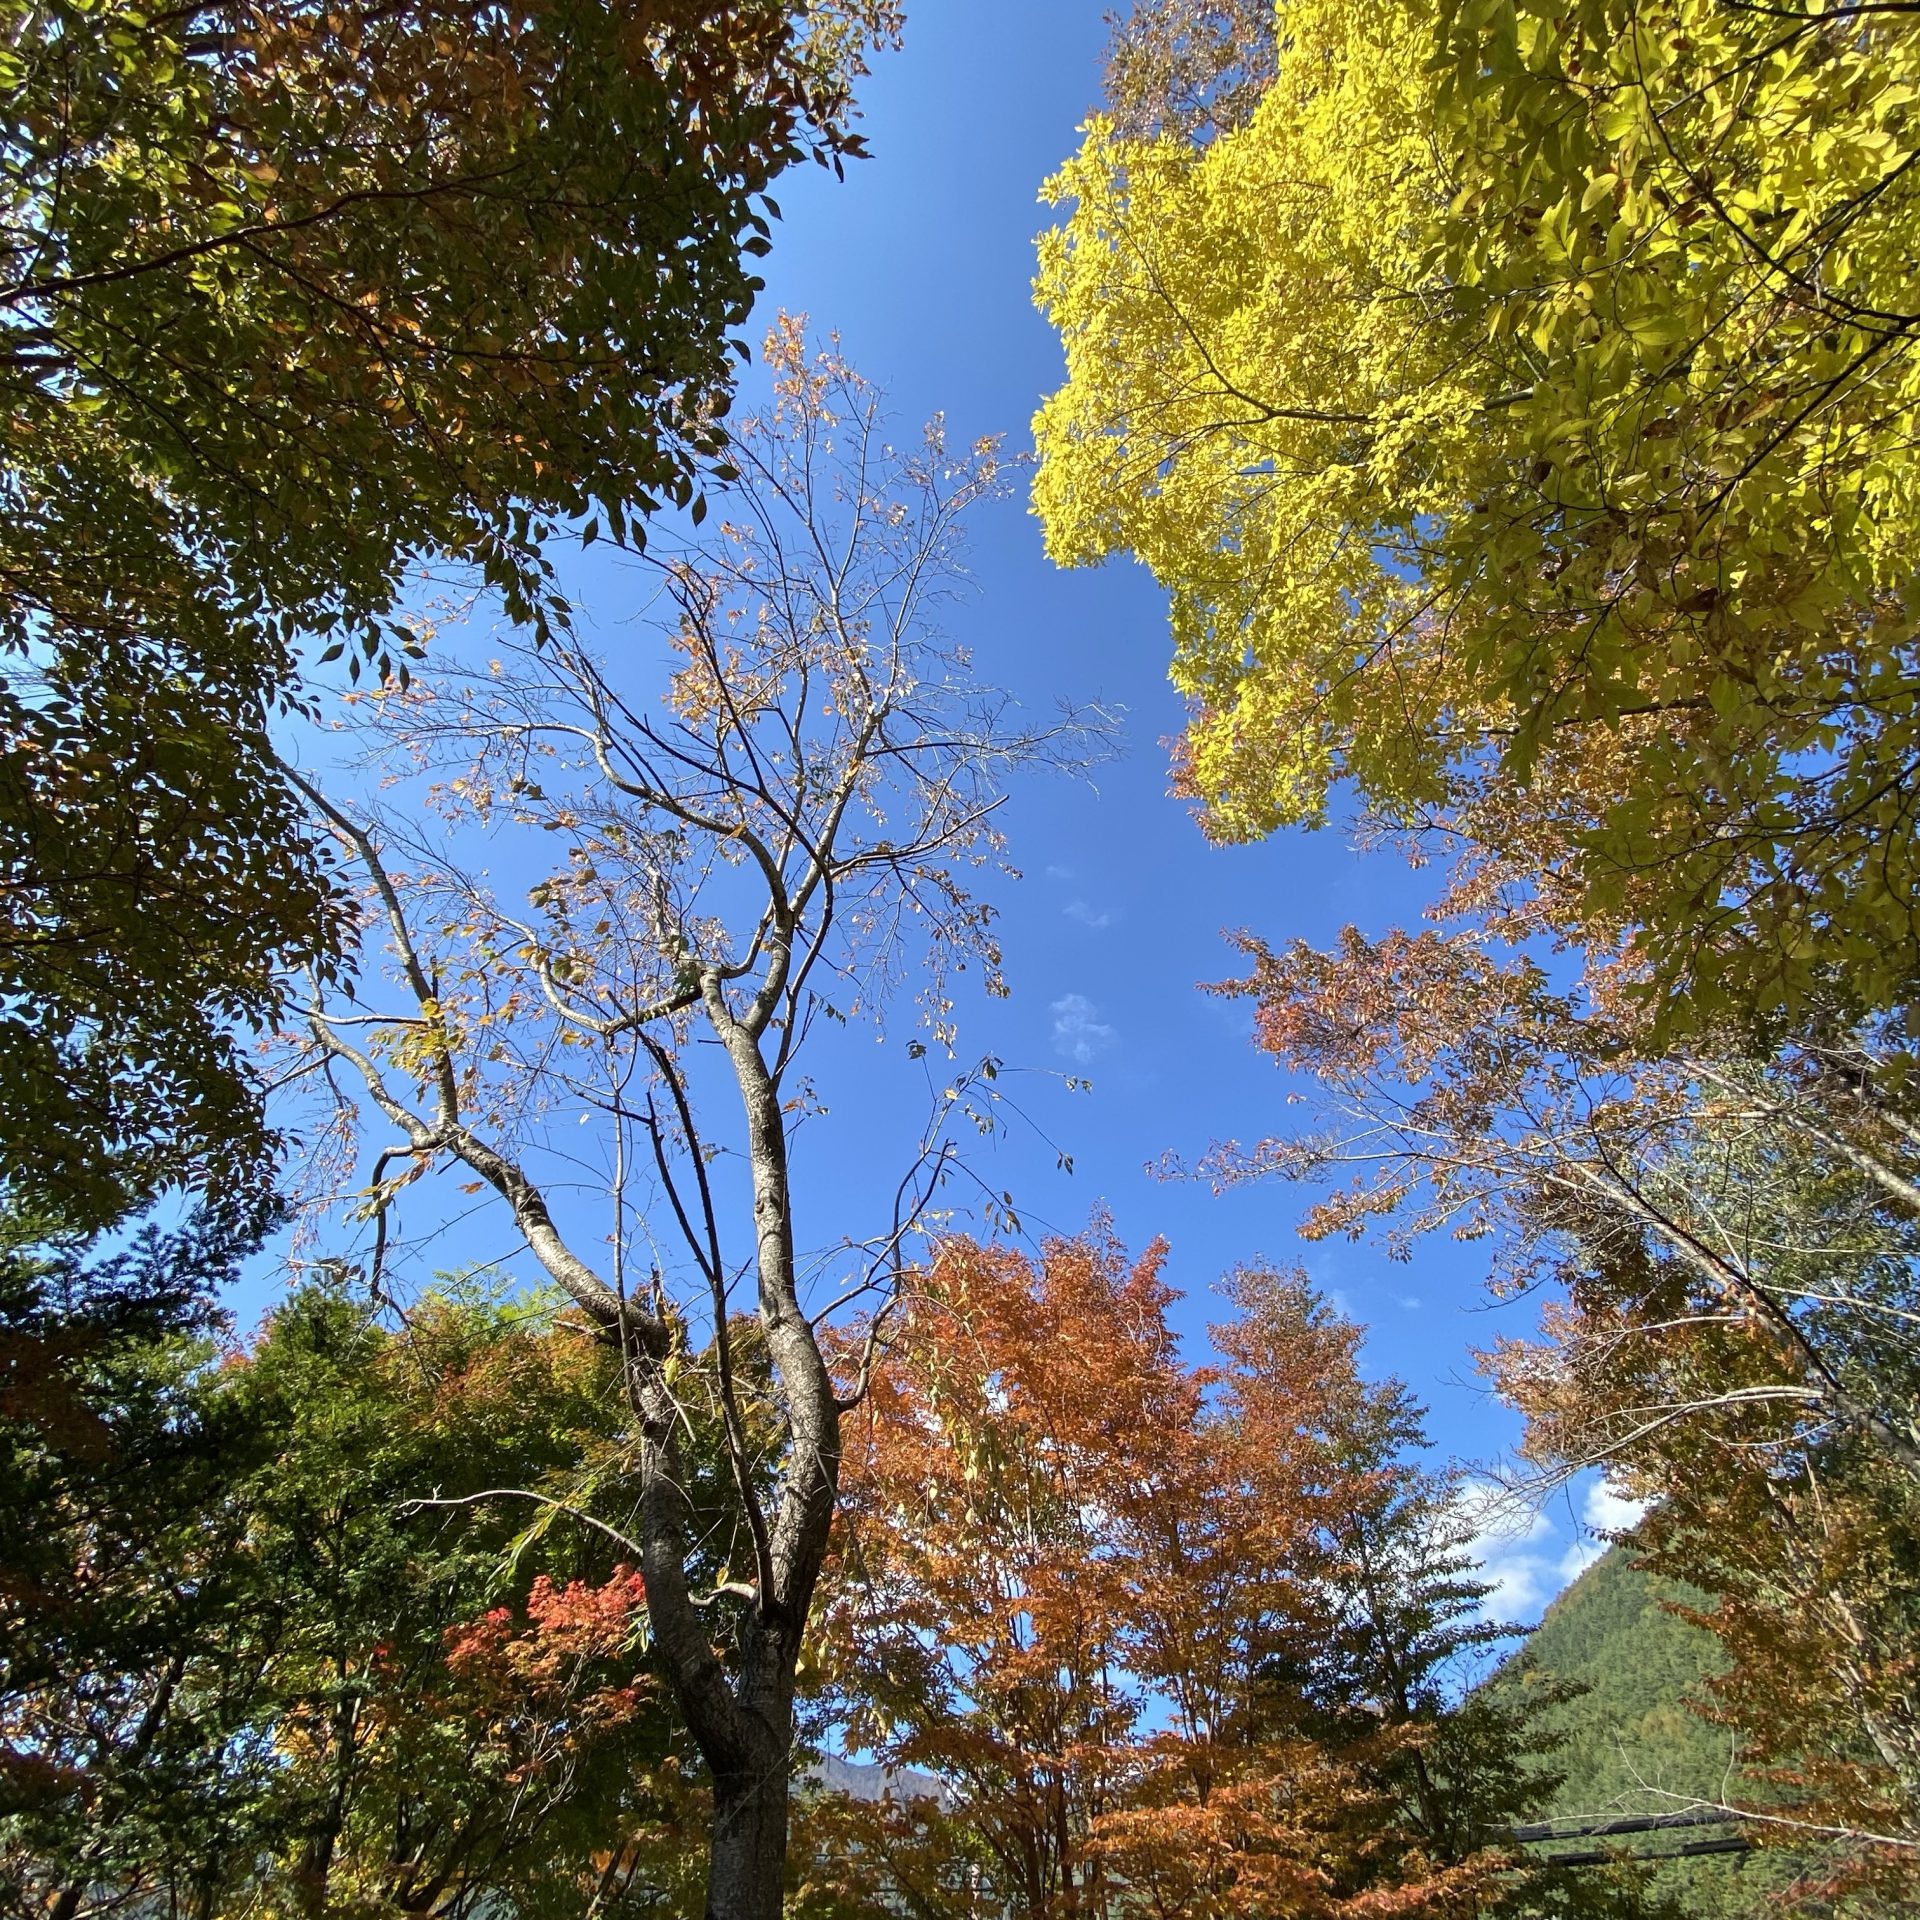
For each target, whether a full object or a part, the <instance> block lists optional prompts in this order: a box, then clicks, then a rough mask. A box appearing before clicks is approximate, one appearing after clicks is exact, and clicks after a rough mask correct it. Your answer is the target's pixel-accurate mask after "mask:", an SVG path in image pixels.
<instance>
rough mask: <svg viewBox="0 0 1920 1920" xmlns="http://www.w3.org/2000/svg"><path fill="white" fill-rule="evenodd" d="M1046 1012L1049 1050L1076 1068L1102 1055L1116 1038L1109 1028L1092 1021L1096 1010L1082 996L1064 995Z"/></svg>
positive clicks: (1091, 1003)
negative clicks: (1049, 1025) (1050, 1023)
mask: <svg viewBox="0 0 1920 1920" xmlns="http://www.w3.org/2000/svg"><path fill="white" fill-rule="evenodd" d="M1047 1011H1048V1012H1049V1013H1051V1014H1052V1015H1053V1050H1054V1052H1055V1053H1059V1054H1064V1055H1065V1056H1066V1057H1067V1058H1068V1059H1069V1060H1071V1061H1073V1062H1074V1063H1075V1064H1076V1065H1078V1066H1082V1067H1084V1066H1086V1065H1087V1063H1088V1062H1089V1061H1091V1060H1092V1059H1093V1058H1094V1056H1095V1055H1096V1054H1102V1053H1105V1052H1106V1050H1107V1049H1108V1048H1109V1047H1110V1046H1112V1045H1113V1043H1114V1041H1115V1039H1116V1038H1117V1037H1118V1036H1117V1035H1116V1034H1115V1032H1114V1030H1113V1028H1111V1027H1110V1026H1107V1025H1106V1024H1104V1023H1103V1022H1102V1021H1100V1020H1098V1019H1096V1018H1095V1017H1094V1016H1095V1013H1096V1011H1097V1009H1096V1008H1095V1007H1094V1004H1093V1002H1092V1001H1091V1000H1089V999H1088V998H1087V996H1086V995H1085V994H1084V993H1069V994H1064V995H1062V997H1061V998H1060V999H1058V1000H1056V1001H1055V1002H1054V1003H1053V1005H1052V1006H1050V1007H1049V1008H1048V1009H1047Z"/></svg>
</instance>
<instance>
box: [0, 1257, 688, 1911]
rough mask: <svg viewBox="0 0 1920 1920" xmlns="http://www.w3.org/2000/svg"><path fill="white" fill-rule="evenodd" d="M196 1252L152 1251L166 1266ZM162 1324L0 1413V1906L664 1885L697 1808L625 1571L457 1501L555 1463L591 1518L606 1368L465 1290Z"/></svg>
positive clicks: (531, 1476)
mask: <svg viewBox="0 0 1920 1920" xmlns="http://www.w3.org/2000/svg"><path fill="white" fill-rule="evenodd" d="M205 1250H206V1249H205V1248H204V1247H203V1246H195V1247H188V1248H186V1249H184V1250H172V1249H168V1248H166V1247H164V1246H157V1247H155V1248H154V1249H152V1251H151V1253H150V1255H149V1257H150V1258H154V1259H167V1258H168V1255H169V1254H170V1253H171V1254H173V1258H172V1259H171V1260H170V1261H169V1265H170V1267H171V1269H172V1270H173V1271H174V1272H175V1273H176V1274H178V1275H179V1276H180V1277H182V1278H183V1279H186V1280H188V1281H189V1283H191V1281H192V1280H193V1279H195V1278H200V1279H204V1278H206V1277H210V1276H208V1275H205V1274H203V1275H201V1276H194V1275H193V1272H192V1266H191V1258H192V1254H193V1253H194V1252H196V1251H205ZM181 1251H184V1253H185V1256H186V1257H185V1258H181V1257H180V1252H181ZM89 1293H90V1295H91V1296H92V1297H93V1298H94V1299H95V1300H96V1301H98V1300H100V1299H102V1298H104V1297H106V1296H107V1293H108V1287H107V1276H95V1278H94V1280H93V1282H92V1284H91V1285H90V1287H89ZM195 1297H196V1298H199V1299H201V1301H202V1303H203V1305H210V1303H208V1302H207V1301H206V1299H205V1294H204V1292H201V1293H197V1294H196V1296H195ZM12 1319H13V1316H12V1315H10V1316H9V1324H11V1323H12ZM180 1320H181V1316H180V1315H178V1314H174V1315H170V1316H168V1317H167V1318H166V1319H165V1320H164V1321H163V1322H162V1324H161V1325H160V1327H159V1329H158V1331H157V1332H156V1331H155V1330H153V1329H152V1328H150V1327H149V1328H143V1327H140V1326H138V1325H127V1326H123V1327H121V1328H119V1329H118V1330H117V1331H114V1332H111V1333H110V1332H109V1331H108V1330H106V1329H103V1328H96V1329H94V1330H93V1331H92V1333H91V1335H90V1337H89V1339H88V1341H87V1342H86V1344H85V1346H84V1348H83V1349H77V1350H75V1351H73V1352H71V1353H69V1354H67V1355H65V1356H63V1357H62V1359H61V1362H60V1364H59V1366H58V1369H57V1371H56V1373H55V1375H54V1378H53V1379H52V1381H51V1382H50V1383H49V1387H50V1391H52V1392H57V1393H58V1394H59V1395H61V1396H63V1398H62V1402H61V1404H62V1405H63V1407H64V1409H65V1411H64V1413H63V1415H62V1417H61V1418H60V1419H58V1420H54V1419H51V1418H50V1417H49V1416H48V1413H47V1411H46V1409H45V1408H44V1407H32V1406H21V1405H20V1404H18V1403H13V1402H9V1403H8V1404H7V1405H6V1406H5V1407H4V1409H0V1439H4V1441H5V1442H6V1444H7V1446H8V1450H9V1459H10V1464H11V1466H12V1468H13V1474H12V1477H10V1480H9V1485H8V1510H7V1519H8V1528H7V1536H6V1537H7V1552H6V1560H5V1564H4V1578H3V1579H0V1608H3V1609H4V1612H3V1613H0V1623H3V1624H4V1629H5V1636H6V1645H7V1655H8V1657H7V1662H6V1666H5V1668H4V1671H3V1673H0V1743H3V1744H0V1868H3V1870H4V1882H3V1883H0V1884H4V1888H5V1893H4V1898H5V1900H6V1903H7V1906H8V1910H9V1911H20V1912H36V1913H41V1914H46V1915H50V1916H54V1917H55V1920H82V1916H85V1915H88V1914H94V1913H101V1912H114V1911H120V1910H122V1909H123V1908H125V1907H126V1906H127V1905H129V1904H152V1905H155V1906H163V1905H164V1906H167V1907H169V1908H171V1909H173V1910H176V1911H183V1912H190V1913H193V1914H197V1915H200V1916H203V1920H219V1917H220V1916H226V1915H238V1914H242V1913H255V1914H257V1913H260V1912H262V1911H268V1912H276V1913H285V1914H288V1915H298V1914H320V1913H337V1912H340V1911H342V1910H343V1909H345V1910H376V1909H378V1910H387V1911H392V1910H398V1911H405V1912H411V1913H418V1914H421V1915H432V1916H440V1917H441V1920H459V1917H461V1916H467V1915H471V1914H474V1913H475V1912H477V1911H489V1912H509V1913H514V1914H518V1915H522V1916H534V1915H546V1914H553V1913H562V1912H573V1913H578V1912H580V1911H582V1910H583V1909H585V1908H587V1907H592V1908H594V1909H595V1910H596V1911H599V1912H602V1913H608V1914H613V1913H618V1912H621V1911H625V1910H631V1905H632V1902H633V1899H634V1893H635V1888H636V1886H637V1887H638V1888H639V1890H640V1891H641V1893H642V1894H643V1895H644V1898H645V1901H646V1902H647V1903H651V1901H652V1900H653V1899H654V1898H655V1897H656V1896H658V1895H659V1894H660V1893H661V1891H662V1890H663V1889H672V1888H673V1887H675V1886H676V1885H679V1886H682V1887H684V1885H685V1884H686V1882H687V1881H688V1880H689V1879H691V1878H692V1877H693V1870H694V1868H695V1866H696V1864H697V1860H698V1832H699V1824H700V1821H699V1814H698V1810H697V1807H696V1806H694V1805H693V1804H691V1803H692V1802H693V1801H694V1799H695V1796H694V1794H693V1792H692V1789H691V1786H690V1784H689V1782H688V1780H687V1777H686V1775H685V1774H684V1773H683V1772H682V1771H681V1768H680V1762H681V1760H682V1758H683V1757H684V1756H682V1755H681V1754H680V1753H679V1752H678V1751H677V1749H676V1736H675V1732H674V1728H673V1724H672V1720H671V1716H670V1714H669V1713H668V1711H667V1708H666V1702H665V1696H664V1693H663V1690H662V1688H661V1685H660V1682H659V1679H658V1676H657V1675H656V1674H655V1673H654V1672H653V1671H652V1669H651V1663H650V1660H649V1655H648V1643H647V1632H646V1613H645V1607H644V1593H643V1590H642V1588H641V1585H640V1582H639V1580H638V1577H637V1576H636V1575H635V1574H634V1573H633V1572H632V1571H631V1570H630V1568H629V1567H627V1566H624V1565H622V1564H620V1560H619V1555H620V1552H621V1549H620V1547H619V1546H618V1544H617V1542H616V1541H615V1540H612V1539H609V1538H608V1534H607V1532H606V1531H601V1530H597V1529H594V1528H585V1529H579V1530H575V1531H572V1532H567V1531H556V1530H553V1529H544V1528H539V1527H533V1528H529V1526H528V1525H527V1521H528V1518H529V1514H528V1512H527V1511H524V1510H515V1511H503V1510H502V1509H501V1508H500V1507H499V1506H498V1505H496V1504H493V1503H488V1502H476V1501H473V1500H471V1499H470V1498H469V1496H471V1495H472V1494H474V1493H476V1492H479V1491H481V1490H483V1489H485V1488H487V1487H490V1486H492V1485H494V1484H497V1483H502V1482H506V1483H512V1484H518V1485H523V1486H527V1487H538V1486H541V1485H544V1484H547V1483H549V1482H554V1483H557V1484H560V1485H563V1486H565V1487H566V1488H567V1489H568V1491H569V1493H570V1494H571V1496H572V1498H573V1500H574V1501H575V1502H576V1503H578V1504H579V1505H580V1506H581V1508H582V1510H583V1511H588V1512H592V1511H594V1509H595V1507H596V1506H598V1514H597V1516H596V1517H597V1518H599V1520H600V1522H601V1526H602V1527H603V1528H605V1529H608V1530H610V1531H614V1532H617V1530H618V1527H617V1523H618V1520H619V1519H620V1518H622V1517H624V1514H623V1512H622V1510H621V1509H620V1508H619V1506H618V1505H617V1504H613V1503H610V1502H597V1501H596V1499H595V1496H594V1495H593V1494H592V1492H591V1491H588V1490H586V1489H587V1488H588V1487H589V1486H590V1484H591V1483H592V1481H593V1479H594V1475H595V1471H596V1469H602V1468H603V1467H604V1459H605V1455H606V1451H607V1448H608V1446H609V1443H610V1441H611V1438H612V1435H613V1432H614V1429H615V1425H616V1416H617V1413H618V1408H619V1400H618V1397H617V1394H616V1393H615V1392H614V1390H613V1389H614V1386H615V1382H614V1379H613V1369H612V1367H611V1366H610V1364H609V1362H608V1359H607V1356H606V1355H605V1354H604V1353H603V1352H601V1351H600V1350H599V1348H598V1347H597V1346H596V1345H595V1344H594V1343H593V1342H592V1341H591V1340H590V1339H587V1338H584V1337H583V1334H582V1330H581V1329H580V1328H578V1327H577V1326H570V1325H568V1324H566V1323H565V1322H564V1320H563V1319H562V1318H561V1317H560V1316H558V1315H557V1314H556V1313H555V1311H554V1306H553V1303H552V1302H551V1301H547V1302H541V1301H537V1300H527V1299H520V1300H515V1301H511V1302H508V1301H505V1300H501V1299H498V1298H494V1297H490V1296H489V1295H488V1294H487V1293H485V1292H484V1291H481V1290H478V1289H476V1288H474V1287H472V1286H465V1287H459V1288H456V1289H455V1290H454V1291H452V1292H451V1293H447V1292H438V1293H429V1294H428V1295H427V1296H425V1297H424V1298H422V1299H421V1300H419V1301H418V1302H416V1303H415V1305H414V1307H413V1308H412V1310H411V1311H410V1312H409V1313H408V1315H407V1316H406V1318H405V1320H404V1321H400V1322H396V1321H395V1320H394V1319H393V1318H392V1317H391V1316H390V1315H386V1314H383V1313H382V1312H381V1311H379V1310H377V1309H376V1308H375V1307H374V1306H373V1304H372V1303H370V1302H369V1301H367V1300H366V1299H365V1298H364V1297H363V1296H361V1295H359V1294H358V1293H357V1292H356V1291H355V1290H354V1289H353V1288H351V1287H350V1286H348V1285H345V1284H343V1283H342V1282H341V1281H340V1280H338V1279H337V1278H336V1279H334V1280H332V1281H328V1282H317V1283H314V1284H310V1285H308V1286H306V1287H305V1288H303V1289H301V1290H300V1291H298V1292H296V1293H295V1294H294V1295H293V1296H292V1297H291V1298H290V1299H289V1300H288V1301H287V1302H286V1303H285V1304H284V1305H283V1306H282V1307H280V1308H279V1309H278V1310H277V1311H276V1312H275V1313H274V1315H273V1316H272V1318H271V1319H270V1321H269V1322H268V1323H267V1325H266V1326H265V1327H264V1328H263V1330H262V1331H261V1333H260V1334H259V1336H258V1337H257V1338H256V1339H254V1340H253V1341H251V1342H249V1343H247V1344H245V1345H244V1346H238V1347H228V1348H227V1349H226V1350H225V1351H224V1352H222V1351H221V1350H220V1349H219V1348H218V1347H216V1346H215V1345H214V1344H213V1343H212V1342H210V1341H208V1340H205V1339H201V1340H197V1341H196V1340H195V1339H193V1338H190V1337H189V1336H188V1335H187V1334H185V1333H183V1332H182V1330H181V1327H180ZM214 1330H217V1323H216V1325H215V1329H214Z"/></svg>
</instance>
